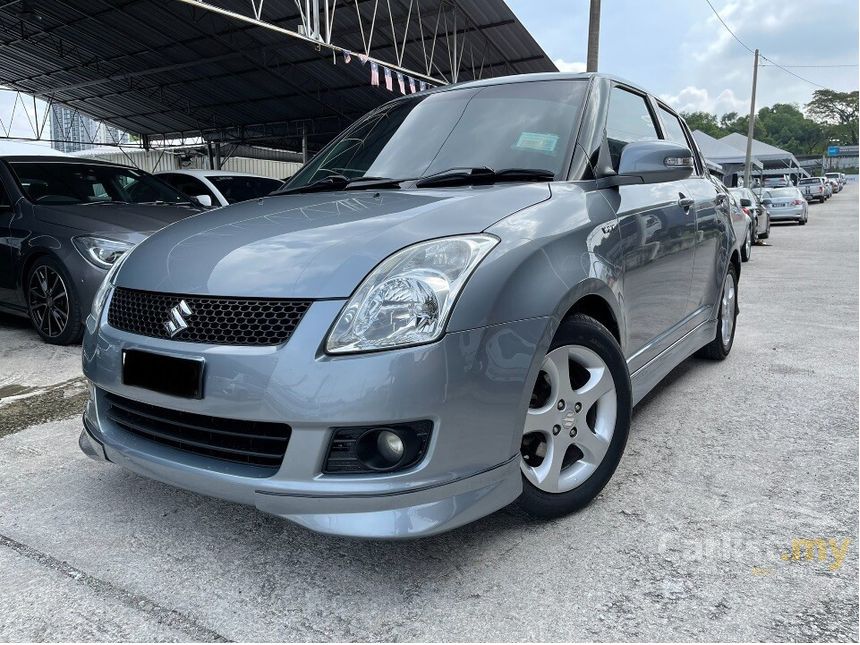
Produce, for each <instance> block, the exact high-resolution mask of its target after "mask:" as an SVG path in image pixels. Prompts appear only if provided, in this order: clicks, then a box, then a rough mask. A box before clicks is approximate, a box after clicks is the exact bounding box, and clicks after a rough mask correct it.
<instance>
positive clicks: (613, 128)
mask: <svg viewBox="0 0 860 645" xmlns="http://www.w3.org/2000/svg"><path fill="white" fill-rule="evenodd" d="M659 138H660V137H659V136H657V128H656V126H655V125H654V119H653V117H652V116H651V111H650V110H649V109H648V104H647V103H646V102H645V98H644V97H643V96H640V95H639V94H634V93H633V92H630V91H628V90H625V89H622V88H620V87H614V88H612V93H611V94H610V97H609V114H608V115H607V117H606V139H607V143H608V144H609V155H610V157H611V158H612V167H613V168H614V169H615V170H616V171H617V170H618V163H619V161H621V150H623V149H624V146H626V145H627V144H628V143H631V142H633V141H649V140H654V139H659Z"/></svg>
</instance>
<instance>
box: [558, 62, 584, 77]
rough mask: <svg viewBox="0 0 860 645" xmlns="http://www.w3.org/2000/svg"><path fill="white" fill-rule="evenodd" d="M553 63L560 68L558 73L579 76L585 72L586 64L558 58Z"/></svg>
mask: <svg viewBox="0 0 860 645" xmlns="http://www.w3.org/2000/svg"><path fill="white" fill-rule="evenodd" d="M552 62H553V63H555V66H556V67H558V71H560V72H571V73H574V74H578V73H579V72H584V71H585V63H580V62H568V61H566V60H564V59H563V58H556V59H555V60H554V61H552Z"/></svg>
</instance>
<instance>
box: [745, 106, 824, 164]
mask: <svg viewBox="0 0 860 645" xmlns="http://www.w3.org/2000/svg"><path fill="white" fill-rule="evenodd" d="M755 132H756V133H755V138H756V139H758V140H759V141H764V142H765V143H769V144H771V145H773V146H776V147H777V148H782V149H783V150H789V151H791V152H793V153H795V154H813V153H817V152H819V151H820V149H821V145H822V142H823V140H824V138H825V137H824V134H823V129H822V127H821V126H820V125H819V124H817V123H816V122H815V121H813V120H811V119H808V118H806V117H805V116H804V115H803V112H801V111H800V109H799V108H798V107H797V106H796V105H791V104H789V103H776V104H774V105H772V106H770V107H763V108H762V109H760V110H759V111H758V115H757V118H756V131H755Z"/></svg>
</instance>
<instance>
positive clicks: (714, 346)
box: [696, 263, 738, 361]
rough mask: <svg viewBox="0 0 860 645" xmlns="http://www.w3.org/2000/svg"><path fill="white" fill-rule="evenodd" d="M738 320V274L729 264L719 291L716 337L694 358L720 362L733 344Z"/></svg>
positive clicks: (732, 265)
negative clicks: (698, 357)
mask: <svg viewBox="0 0 860 645" xmlns="http://www.w3.org/2000/svg"><path fill="white" fill-rule="evenodd" d="M737 318H738V274H737V270H736V269H735V265H734V264H731V263H729V270H728V271H727V272H726V277H725V278H724V279H723V288H722V290H721V291H720V313H719V316H718V317H717V335H716V336H715V337H714V340H712V341H711V342H710V343H708V344H707V345H705V346H704V347H702V349H700V350H699V351H698V352H696V356H700V357H702V358H710V359H711V360H715V361H721V360H723V359H724V358H725V357H726V356H728V355H729V352H731V351H732V345H733V344H734V342H735V323H736V322H737Z"/></svg>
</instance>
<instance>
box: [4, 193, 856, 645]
mask: <svg viewBox="0 0 860 645" xmlns="http://www.w3.org/2000/svg"><path fill="white" fill-rule="evenodd" d="M857 196H858V190H857V184H856V183H854V184H849V187H848V188H847V189H846V190H845V191H843V192H842V193H841V194H838V195H836V196H834V198H833V199H832V200H831V201H829V202H827V203H826V204H823V205H813V206H811V207H810V218H809V224H808V225H807V226H805V227H798V226H793V225H788V226H782V225H780V226H774V227H773V233H772V236H771V239H770V240H769V246H764V247H755V248H754V249H753V255H752V261H751V262H749V263H747V264H745V265H744V267H743V272H742V277H741V282H740V305H741V309H742V313H741V315H740V318H739V320H738V332H737V338H736V341H735V346H734V350H733V352H732V355H731V356H730V357H729V359H728V360H727V361H724V362H722V363H711V362H707V361H702V360H698V359H691V360H688V361H686V362H685V363H684V364H682V365H681V366H679V367H678V368H677V369H676V370H675V371H674V372H673V373H672V374H671V375H670V376H669V377H668V378H667V379H666V381H665V382H664V383H663V384H661V386H660V387H658V389H657V390H656V391H655V392H653V393H652V394H651V395H649V396H648V397H647V398H646V400H645V401H643V402H642V403H641V404H640V405H639V406H638V407H637V409H636V411H635V413H634V419H633V427H632V431H631V436H630V441H629V444H628V448H627V452H626V454H625V456H624V458H623V460H622V462H621V465H620V467H619V469H618V471H617V473H616V475H615V477H614V479H613V480H612V481H611V482H610V484H609V485H608V486H607V488H606V489H605V490H604V492H603V493H602V494H601V495H600V497H599V498H598V499H597V500H596V501H595V502H594V503H593V504H592V505H591V506H589V507H588V508H587V509H585V510H583V511H582V512H580V513H578V514H576V515H574V516H571V517H568V518H565V519H561V520H556V521H551V522H535V521H531V520H529V519H528V518H526V517H523V516H522V515H521V514H519V513H518V512H517V511H516V510H513V509H506V510H503V511H501V512H499V513H496V514H494V515H492V516H490V517H488V518H485V519H483V520H481V521H479V522H476V523H474V524H472V525H470V526H466V527H463V528H462V529H459V530H457V531H454V532H452V533H449V534H446V535H442V536H438V537H435V538H431V539H426V540H420V541H414V542H404V543H386V542H362V541H356V540H347V539H339V538H332V537H325V536H320V535H316V534H313V533H310V532H308V531H306V530H304V529H301V528H299V527H296V526H293V525H291V524H288V523H286V522H284V521H281V520H279V519H277V518H274V517H270V516H266V515H263V514H261V513H259V512H257V511H256V510H254V509H253V508H247V507H241V506H237V505H234V504H230V503H227V502H222V501H219V500H214V499H209V498H205V497H202V496H199V495H195V494H192V493H187V492H184V491H180V490H176V489H173V488H170V487H169V486H165V485H163V484H159V483H156V482H152V481H149V480H146V479H143V478H140V477H137V476H135V475H132V474H130V473H126V472H123V471H122V470H120V469H119V468H117V467H115V466H112V465H110V464H100V463H95V462H92V461H90V460H88V459H87V458H86V457H85V456H84V455H83V454H81V453H80V451H79V450H78V447H77V436H78V434H79V432H80V421H79V403H80V401H79V399H80V397H81V391H82V390H81V389H80V388H82V387H83V386H82V382H81V381H78V380H77V379H78V378H79V377H80V360H79V356H78V352H79V351H80V349H79V348H77V347H71V348H53V347H50V346H47V345H42V344H40V343H39V342H38V340H36V337H35V334H34V333H32V332H30V331H29V330H28V329H27V327H26V325H25V324H23V323H19V322H17V321H15V320H14V319H11V318H7V317H2V318H0V347H2V349H0V397H2V400H0V491H2V493H0V640H72V641H76V640H98V641H104V640H134V641H162V640H164V641H170V640H192V641H196V640H221V639H224V640H240V641H257V640H298V641H325V640H347V641H348V640H423V641H434V640H466V641H471V640H570V641H576V640H645V641H649V640H727V641H746V640H751V641H758V640H803V641H825V640H852V641H856V640H857V639H858V631H857V624H858V601H857V598H858V556H857V538H858V533H857V521H858V510H857V509H858V470H857V467H858V466H857V465H858V409H857V408H858V398H857V395H858V364H857V357H858V283H857V275H858V200H857ZM21 388H25V389H23V390H22V389H21ZM2 428H6V431H5V433H6V436H2V435H3V434H4V430H3V429H2ZM804 540H809V541H808V542H806V541H804ZM846 541H847V542H846ZM809 554H811V557H810V558H807V556H808V555H809Z"/></svg>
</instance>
